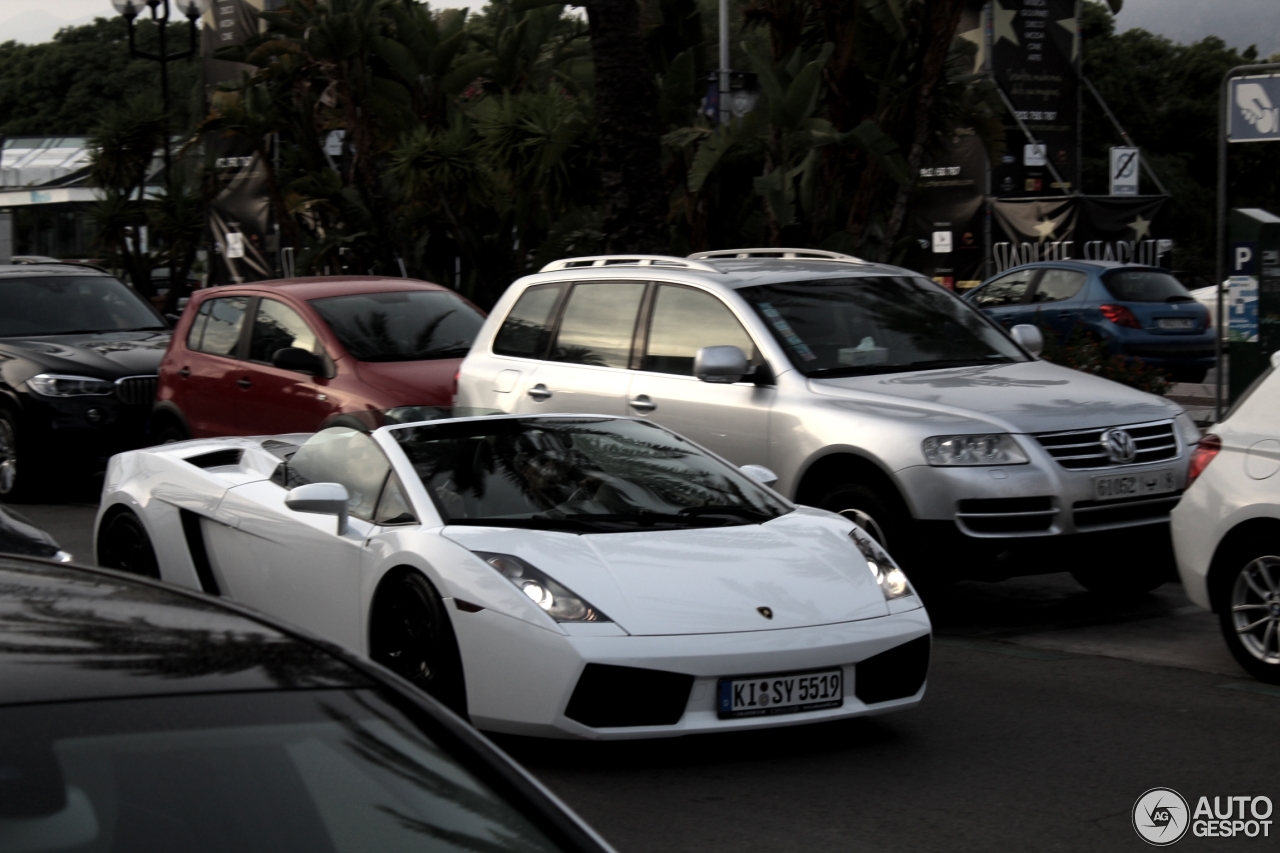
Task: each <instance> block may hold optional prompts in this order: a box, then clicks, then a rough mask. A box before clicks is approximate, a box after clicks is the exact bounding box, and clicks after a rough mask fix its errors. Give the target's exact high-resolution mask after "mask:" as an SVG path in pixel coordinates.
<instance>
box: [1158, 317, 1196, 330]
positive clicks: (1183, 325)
mask: <svg viewBox="0 0 1280 853" xmlns="http://www.w3.org/2000/svg"><path fill="white" fill-rule="evenodd" d="M1156 328H1157V329H1170V330H1174V329H1176V330H1178V331H1180V332H1187V331H1190V330H1191V329H1193V328H1195V320H1192V319H1191V318H1190V317H1188V318H1186V319H1181V318H1179V319H1173V318H1169V317H1162V318H1160V319H1158V320H1156Z"/></svg>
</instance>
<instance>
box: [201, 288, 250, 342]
mask: <svg viewBox="0 0 1280 853" xmlns="http://www.w3.org/2000/svg"><path fill="white" fill-rule="evenodd" d="M206 308H207V309H208V312H207V313H208V319H207V320H205V321H204V322H203V323H201V322H200V321H199V320H197V325H198V326H199V327H200V332H201V334H200V340H198V341H192V340H191V338H190V337H188V338H187V346H188V347H190V348H191V349H193V350H198V351H200V352H207V353H210V354H211V355H234V354H235V350H236V344H238V343H239V342H240V329H241V327H243V326H244V315H245V312H246V311H247V310H248V308H249V297H247V296H224V297H222V298H220V299H210V300H209V301H208V302H206V303H205V304H204V305H202V306H200V313H201V314H204V313H206V311H205V309H206ZM193 331H194V329H193Z"/></svg>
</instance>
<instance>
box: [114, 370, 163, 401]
mask: <svg viewBox="0 0 1280 853" xmlns="http://www.w3.org/2000/svg"><path fill="white" fill-rule="evenodd" d="M157 381H158V378H157V377H155V376H126V377H125V378H123V379H117V380H116V399H117V400H119V401H120V402H121V403H124V404H125V405H126V406H142V405H148V406H149V405H151V402H152V401H153V400H155V398H156V383H157Z"/></svg>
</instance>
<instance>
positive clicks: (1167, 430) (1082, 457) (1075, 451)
mask: <svg viewBox="0 0 1280 853" xmlns="http://www.w3.org/2000/svg"><path fill="white" fill-rule="evenodd" d="M1112 428H1113V427H1100V428H1098V429H1082V430H1072V431H1071V432H1042V433H1038V434H1036V436H1035V439H1036V440H1037V441H1039V442H1040V444H1041V446H1042V447H1044V449H1045V450H1047V451H1049V455H1050V456H1052V457H1053V458H1054V459H1056V460H1058V464H1059V465H1061V466H1062V467H1063V468H1070V469H1072V470H1079V469H1084V468H1113V467H1115V466H1117V465H1120V464H1128V465H1141V464H1143V463H1144V462H1160V461H1162V460H1165V459H1175V458H1177V456H1178V438H1177V436H1176V435H1174V433H1173V422H1172V421H1164V422H1163V423H1155V424H1138V425H1136V426H1125V427H1115V428H1116V429H1123V430H1124V431H1125V432H1127V433H1129V435H1131V436H1133V442H1134V444H1135V445H1136V447H1137V450H1138V452H1137V455H1136V456H1135V457H1134V459H1133V461H1132V462H1128V463H1118V462H1112V461H1111V459H1110V457H1109V456H1107V450H1106V448H1105V447H1103V445H1102V434H1103V433H1104V432H1106V431H1107V430H1108V429H1112Z"/></svg>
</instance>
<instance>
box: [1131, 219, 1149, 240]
mask: <svg viewBox="0 0 1280 853" xmlns="http://www.w3.org/2000/svg"><path fill="white" fill-rule="evenodd" d="M1129 227H1130V228H1132V229H1133V239H1135V240H1141V239H1142V238H1143V237H1146V238H1147V239H1148V240H1149V239H1151V220H1150V219H1143V218H1142V214H1141V213H1139V214H1138V217H1137V218H1136V219H1134V220H1133V221H1132V222H1130V223H1129Z"/></svg>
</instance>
